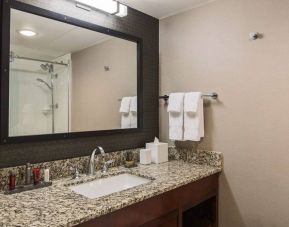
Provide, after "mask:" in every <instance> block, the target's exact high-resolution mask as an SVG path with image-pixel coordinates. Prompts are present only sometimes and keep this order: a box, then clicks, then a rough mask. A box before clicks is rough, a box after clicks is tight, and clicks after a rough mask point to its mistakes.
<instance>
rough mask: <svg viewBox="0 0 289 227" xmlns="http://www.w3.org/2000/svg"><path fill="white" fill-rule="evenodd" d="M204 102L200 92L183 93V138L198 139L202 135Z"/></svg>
mask: <svg viewBox="0 0 289 227" xmlns="http://www.w3.org/2000/svg"><path fill="white" fill-rule="evenodd" d="M204 134H205V133H204V104H203V99H202V94H201V93H200V92H191V93H186V94H185V99H184V140H190V141H200V140H201V138H202V137H204Z"/></svg>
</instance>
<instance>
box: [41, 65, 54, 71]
mask: <svg viewBox="0 0 289 227" xmlns="http://www.w3.org/2000/svg"><path fill="white" fill-rule="evenodd" d="M40 67H41V69H42V70H43V71H45V72H49V73H52V72H53V65H52V64H48V63H47V64H41V65H40Z"/></svg>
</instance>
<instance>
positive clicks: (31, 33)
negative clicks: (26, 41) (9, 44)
mask: <svg viewBox="0 0 289 227" xmlns="http://www.w3.org/2000/svg"><path fill="white" fill-rule="evenodd" d="M18 33H19V34H21V35H23V36H27V37H33V36H36V35H37V33H36V32H34V31H31V30H27V29H21V30H18Z"/></svg>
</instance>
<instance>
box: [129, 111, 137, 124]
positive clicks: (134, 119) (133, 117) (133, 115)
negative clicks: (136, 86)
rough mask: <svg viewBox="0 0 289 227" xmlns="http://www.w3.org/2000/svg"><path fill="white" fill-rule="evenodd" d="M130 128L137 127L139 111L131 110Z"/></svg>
mask: <svg viewBox="0 0 289 227" xmlns="http://www.w3.org/2000/svg"><path fill="white" fill-rule="evenodd" d="M129 117H130V128H137V113H136V112H130V113H129Z"/></svg>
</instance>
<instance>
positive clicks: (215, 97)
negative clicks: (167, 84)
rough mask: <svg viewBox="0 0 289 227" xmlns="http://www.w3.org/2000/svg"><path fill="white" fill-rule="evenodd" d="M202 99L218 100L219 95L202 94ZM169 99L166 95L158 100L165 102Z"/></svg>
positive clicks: (214, 93) (213, 93)
mask: <svg viewBox="0 0 289 227" xmlns="http://www.w3.org/2000/svg"><path fill="white" fill-rule="evenodd" d="M202 97H203V98H206V97H208V98H212V99H218V97H219V95H218V93H216V92H212V93H203V94H202ZM169 98H170V96H168V95H163V96H159V99H163V100H165V101H166V102H167V101H168V100H169Z"/></svg>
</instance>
